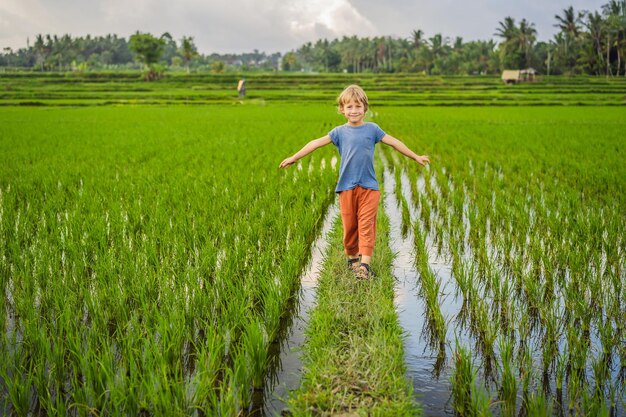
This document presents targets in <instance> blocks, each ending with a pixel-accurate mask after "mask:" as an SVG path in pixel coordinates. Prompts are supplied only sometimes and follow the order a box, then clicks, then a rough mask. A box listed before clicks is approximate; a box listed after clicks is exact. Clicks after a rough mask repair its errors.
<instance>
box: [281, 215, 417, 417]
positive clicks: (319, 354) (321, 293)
mask: <svg viewBox="0 0 626 417" xmlns="http://www.w3.org/2000/svg"><path fill="white" fill-rule="evenodd" d="M377 227H378V229H377V230H378V233H377V239H376V252H375V255H374V258H373V261H372V268H373V269H374V271H375V272H376V273H377V276H376V277H375V278H374V279H372V280H370V281H367V282H364V281H357V280H356V279H355V278H354V276H353V275H352V273H350V272H349V271H348V270H347V268H346V263H345V258H344V255H343V252H342V244H341V234H342V228H341V221H340V220H339V219H338V220H337V222H336V223H335V225H334V227H333V231H332V233H331V235H330V236H329V239H330V246H329V250H328V253H327V259H326V261H325V263H324V268H323V271H322V272H321V274H320V281H319V287H318V290H317V303H316V306H315V308H314V310H313V311H312V313H311V316H310V322H309V325H308V328H307V330H306V335H307V342H306V344H305V345H304V347H303V353H302V354H303V363H304V376H303V379H302V385H301V387H300V388H299V390H297V391H295V392H294V393H292V396H291V398H290V400H289V409H290V411H291V413H293V415H294V416H308V415H312V416H318V415H320V416H326V415H334V416H357V415H372V416H413V415H419V414H420V409H419V406H418V405H417V404H416V403H415V401H414V400H413V396H412V390H411V385H410V382H409V381H408V380H407V378H406V376H405V366H404V353H403V340H402V328H401V327H400V325H399V322H398V317H397V314H396V311H395V307H394V302H393V300H394V278H393V275H392V272H391V271H392V268H391V266H392V261H393V254H392V252H391V249H390V248H389V241H388V239H389V221H388V219H387V217H386V216H385V214H384V210H383V207H382V204H381V207H380V208H379V212H378V226H377Z"/></svg>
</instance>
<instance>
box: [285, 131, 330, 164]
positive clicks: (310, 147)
mask: <svg viewBox="0 0 626 417" xmlns="http://www.w3.org/2000/svg"><path fill="white" fill-rule="evenodd" d="M330 142H331V140H330V136H328V135H326V136H324V137H321V138H319V139H313V140H312V141H311V142H309V143H307V144H306V145H304V147H303V148H302V149H300V150H299V151H298V152H296V153H295V154H294V155H293V156H290V157H289V158H287V159H285V160H284V161H283V162H281V163H280V165H279V166H278V167H279V168H287V167H288V166H289V165H293V164H294V163H295V162H296V161H297V160H298V159H300V158H303V157H305V156H307V155H308V154H310V153H311V152H313V151H314V150H316V149H317V148H321V147H322V146H326V145H328V144H329V143H330Z"/></svg>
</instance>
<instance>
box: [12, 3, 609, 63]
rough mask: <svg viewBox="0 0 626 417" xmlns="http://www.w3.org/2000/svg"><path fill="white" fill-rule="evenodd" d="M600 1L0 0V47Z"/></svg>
mask: <svg viewBox="0 0 626 417" xmlns="http://www.w3.org/2000/svg"><path fill="white" fill-rule="evenodd" d="M606 2H607V0H551V1H550V2H546V1H545V0H527V1H525V2H519V1H516V0H473V1H471V2H466V1H462V0H439V1H437V2H434V1H431V0H386V1H380V0H263V1H259V0H178V1H171V0H1V1H0V47H5V46H11V47H13V48H19V47H24V46H26V38H27V37H30V39H31V40H32V39H33V38H34V37H35V35H37V34H38V33H42V34H48V33H49V34H57V35H63V34H65V33H68V34H71V35H72V36H85V35H87V34H91V35H94V36H98V35H106V34H109V33H112V34H117V35H119V36H123V37H128V36H130V35H131V34H133V33H134V32H135V31H141V32H149V33H152V34H154V35H157V36H158V35H161V34H162V33H164V32H169V33H170V34H171V35H172V36H173V37H174V38H175V39H177V40H180V38H182V36H192V37H193V38H194V40H195V42H196V45H197V47H198V49H199V51H200V52H201V53H205V54H208V53H212V52H219V53H226V52H234V53H240V52H249V51H252V50H253V49H259V50H261V51H265V52H286V51H288V50H291V49H296V48H298V47H300V46H301V45H302V44H304V43H306V42H315V41H316V40H317V39H320V38H327V39H333V38H340V37H342V36H344V35H345V36H352V35H357V36H360V37H363V36H368V37H372V36H394V37H404V38H408V37H410V36H411V32H412V31H413V30H416V29H421V30H423V31H424V32H425V34H426V37H431V36H433V35H434V34H436V33H441V34H443V35H444V36H446V37H450V38H454V37H455V36H462V37H463V39H464V40H466V41H469V40H475V39H485V40H486V39H491V38H493V37H494V36H493V34H494V32H495V30H496V28H497V27H498V22H499V21H501V20H503V19H504V18H505V17H506V16H511V17H513V18H515V20H516V22H519V21H520V20H521V19H522V18H526V19H527V20H528V21H530V22H533V23H535V25H536V28H537V31H538V38H539V39H542V40H547V39H549V38H550V37H552V35H553V34H554V33H555V32H556V28H554V26H553V25H554V23H555V19H554V15H555V14H561V13H562V11H563V9H565V8H567V7H569V6H570V5H572V6H573V7H574V9H575V10H583V9H588V10H600V9H601V6H602V5H603V4H605V3H606Z"/></svg>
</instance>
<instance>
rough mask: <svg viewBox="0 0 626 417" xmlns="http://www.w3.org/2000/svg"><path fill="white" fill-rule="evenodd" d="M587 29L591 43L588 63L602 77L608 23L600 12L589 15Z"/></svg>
mask: <svg viewBox="0 0 626 417" xmlns="http://www.w3.org/2000/svg"><path fill="white" fill-rule="evenodd" d="M585 27H586V28H587V39H588V40H589V43H590V48H589V50H590V52H589V54H588V59H587V61H588V62H589V67H590V69H591V70H592V71H593V70H595V71H594V72H595V73H596V75H600V73H601V70H602V67H603V62H602V61H603V60H604V58H603V54H602V41H603V40H604V38H605V36H604V35H605V32H606V23H605V21H604V19H603V18H602V15H600V14H599V13H598V12H594V13H588V14H587V20H586V21H585Z"/></svg>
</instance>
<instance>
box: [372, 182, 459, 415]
mask: <svg viewBox="0 0 626 417" xmlns="http://www.w3.org/2000/svg"><path fill="white" fill-rule="evenodd" d="M406 183H407V182H405V184H406ZM384 184H385V197H384V205H385V212H386V214H387V217H389V226H390V246H391V250H392V251H393V252H394V253H395V254H396V257H395V259H394V263H393V273H394V275H395V277H396V279H397V283H396V288H395V304H396V309H397V311H398V317H399V320H400V325H401V326H402V329H403V330H404V332H405V341H404V354H405V363H406V367H407V376H408V377H409V378H410V380H411V383H412V384H413V390H414V392H415V395H416V397H417V398H416V399H417V401H418V402H419V403H420V404H421V405H422V407H423V411H424V415H425V416H444V415H450V416H451V415H453V414H454V413H453V410H452V402H451V397H450V393H451V387H450V382H449V381H450V375H451V370H450V369H448V368H446V367H445V363H441V359H442V358H441V357H439V355H438V353H439V352H438V350H437V349H431V347H430V346H429V344H428V341H427V339H428V338H427V335H426V333H425V331H426V330H425V329H426V322H425V315H424V314H425V310H426V308H425V306H424V303H423V302H422V300H421V299H420V298H419V297H418V295H417V291H418V288H417V286H418V282H417V280H418V272H417V270H416V269H415V265H414V259H415V251H414V247H415V246H414V244H413V236H412V234H411V232H410V231H409V233H408V234H407V236H406V237H405V238H403V237H402V233H401V228H402V224H401V223H402V213H401V212H400V208H399V207H398V200H397V199H396V196H395V193H394V192H393V190H394V187H395V179H394V177H393V175H392V174H391V173H389V171H387V170H385V172H384ZM405 191H406V190H405ZM435 256H436V255H433V256H432V257H431V256H430V255H429V259H431V258H433V259H434V258H435ZM430 266H431V268H432V269H433V271H434V272H435V273H437V275H438V276H439V277H440V278H441V279H442V286H443V284H444V283H445V282H447V281H448V280H449V279H450V271H451V267H450V265H448V264H446V263H445V262H444V261H442V260H436V261H435V263H433V264H431V265H430ZM446 356H447V357H449V352H446ZM438 359H439V360H438ZM444 360H445V359H444ZM437 373H438V374H439V375H438V376H435V375H434V374H437Z"/></svg>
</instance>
